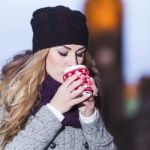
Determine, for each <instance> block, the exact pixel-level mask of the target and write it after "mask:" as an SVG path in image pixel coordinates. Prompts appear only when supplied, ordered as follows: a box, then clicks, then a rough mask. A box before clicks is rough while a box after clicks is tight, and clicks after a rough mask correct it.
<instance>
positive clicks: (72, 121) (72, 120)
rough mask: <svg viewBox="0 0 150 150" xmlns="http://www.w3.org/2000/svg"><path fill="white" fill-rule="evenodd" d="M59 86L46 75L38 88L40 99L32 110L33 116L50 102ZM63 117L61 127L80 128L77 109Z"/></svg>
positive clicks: (74, 108)
mask: <svg viewBox="0 0 150 150" xmlns="http://www.w3.org/2000/svg"><path fill="white" fill-rule="evenodd" d="M60 85H61V83H60V82H58V81H56V80H54V79H53V78H52V77H51V76H50V75H48V74H47V75H46V77H45V79H44V81H43V83H42V85H41V86H40V87H39V92H40V94H41V98H40V101H39V103H38V104H37V105H36V106H35V107H34V109H33V113H34V114H35V113H37V111H38V110H39V109H40V108H41V107H42V106H43V105H46V104H47V103H49V102H50V101H51V99H52V98H53V96H54V95H55V93H56V91H57V89H58V88H59V87H60ZM64 116H65V118H64V120H63V121H62V125H64V126H72V127H75V128H81V124H80V122H79V111H78V109H77V107H73V108H72V109H71V110H70V111H68V112H66V113H64Z"/></svg>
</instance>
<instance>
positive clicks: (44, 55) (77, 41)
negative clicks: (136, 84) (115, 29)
mask: <svg viewBox="0 0 150 150" xmlns="http://www.w3.org/2000/svg"><path fill="white" fill-rule="evenodd" d="M31 25H32V29H33V50H32V52H26V53H25V54H20V55H17V56H15V57H14V59H13V60H12V61H11V62H9V63H8V64H6V65H5V66H4V67H3V70H2V75H1V83H0V103H1V106H0V112H1V114H2V115H1V117H0V138H1V139H0V141H1V149H4V150H33V149H36V150H46V149H48V150H50V149H57V150H64V149H66V150H81V149H90V150H101V149H103V150H105V149H106V150H107V149H109V150H113V149H115V146H114V143H113V137H112V136H111V135H110V134H109V133H108V132H107V130H106V129H105V127H104V125H103V122H102V119H101V115H100V113H99V111H98V110H97V109H96V107H95V101H94V96H96V95H97V94H98V90H97V87H96V85H95V82H94V80H93V79H91V82H92V88H93V91H94V93H93V95H83V96H82V92H83V91H84V89H85V87H80V88H78V89H77V90H74V89H76V87H78V86H79V85H81V84H82V82H83V81H82V80H81V79H79V80H76V79H77V78H78V75H76V74H75V75H73V76H72V77H70V78H69V79H68V80H67V81H65V82H63V71H64V69H66V68H67V67H69V66H72V65H77V64H85V65H87V67H89V66H90V62H89V59H88V54H87V51H86V50H87V46H88V29H87V26H86V20H85V16H84V15H83V14H82V13H80V12H79V11H73V10H70V9H69V8H67V7H64V6H57V7H46V8H41V9H38V10H36V11H35V12H34V13H33V18H32V20H31ZM89 69H90V68H89Z"/></svg>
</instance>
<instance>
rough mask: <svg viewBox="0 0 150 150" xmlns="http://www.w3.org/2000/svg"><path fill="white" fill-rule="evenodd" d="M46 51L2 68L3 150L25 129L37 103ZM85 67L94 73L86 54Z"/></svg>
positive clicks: (20, 57)
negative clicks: (4, 111) (4, 113)
mask: <svg viewBox="0 0 150 150" xmlns="http://www.w3.org/2000/svg"><path fill="white" fill-rule="evenodd" d="M49 50H50V49H49V48H47V49H44V50H40V51H38V52H36V53H34V54H32V53H28V52H27V53H25V54H24V55H17V56H15V57H14V59H13V60H12V61H10V62H9V63H8V64H6V65H5V66H4V67H3V72H2V75H1V83H0V107H4V108H5V109H6V112H8V114H9V115H8V116H7V117H6V118H5V117H4V120H3V125H2V126H1V127H0V141H1V143H0V144H1V145H2V146H3V147H4V146H5V145H6V144H7V143H8V142H9V141H11V140H12V138H13V137H14V136H15V135H16V134H17V133H18V132H19V131H20V130H22V129H23V128H24V126H25V123H26V121H27V119H28V117H29V116H30V113H31V111H32V108H33V105H34V104H35V103H36V101H37V97H38V96H39V93H38V86H39V85H40V84H41V83H42V81H43V80H44V77H45V72H46V71H45V66H46V57H47V55H48V53H49ZM84 64H85V65H87V67H88V68H89V69H90V70H91V71H93V69H92V68H93V63H92V60H91V58H90V55H89V54H88V52H87V53H86V55H85V60H84Z"/></svg>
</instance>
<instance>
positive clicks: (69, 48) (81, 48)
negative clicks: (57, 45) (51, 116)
mask: <svg viewBox="0 0 150 150" xmlns="http://www.w3.org/2000/svg"><path fill="white" fill-rule="evenodd" d="M63 47H64V48H66V49H68V50H71V48H70V47H68V46H66V45H63ZM83 49H86V48H85V47H84V46H83V47H81V48H79V49H77V51H80V50H83ZM77 51H76V52H77Z"/></svg>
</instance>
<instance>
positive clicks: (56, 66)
mask: <svg viewBox="0 0 150 150" xmlns="http://www.w3.org/2000/svg"><path fill="white" fill-rule="evenodd" d="M62 66H63V60H62V59H61V58H60V57H59V55H58V54H57V53H51V54H49V55H48V56H47V59H46V69H47V70H48V71H49V72H59V71H60V70H61V68H62Z"/></svg>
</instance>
